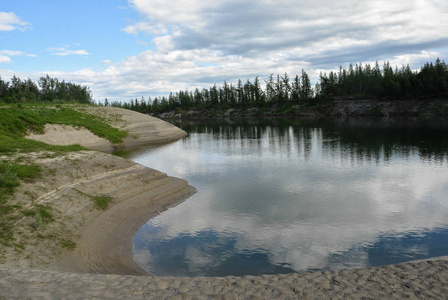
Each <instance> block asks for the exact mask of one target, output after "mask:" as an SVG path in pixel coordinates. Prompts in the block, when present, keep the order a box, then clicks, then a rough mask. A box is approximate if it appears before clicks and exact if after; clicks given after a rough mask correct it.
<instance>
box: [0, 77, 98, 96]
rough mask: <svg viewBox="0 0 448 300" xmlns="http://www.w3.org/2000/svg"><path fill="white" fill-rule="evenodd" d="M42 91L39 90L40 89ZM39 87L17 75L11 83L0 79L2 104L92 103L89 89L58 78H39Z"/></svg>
mask: <svg viewBox="0 0 448 300" xmlns="http://www.w3.org/2000/svg"><path fill="white" fill-rule="evenodd" d="M38 85H39V87H40V89H39V87H38ZM38 85H37V84H36V83H34V82H33V81H32V80H31V79H27V80H21V79H20V78H18V77H16V76H15V75H14V76H13V77H12V78H11V81H10V82H5V81H3V80H2V79H1V77H0V102H4V103H36V102H77V103H92V93H91V92H90V90H89V88H88V87H85V86H81V85H79V84H75V83H71V82H68V83H66V82H65V81H64V80H63V81H59V80H58V79H57V78H51V77H50V76H48V75H47V76H45V77H41V78H39V81H38Z"/></svg>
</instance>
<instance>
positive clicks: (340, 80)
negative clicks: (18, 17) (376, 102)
mask: <svg viewBox="0 0 448 300" xmlns="http://www.w3.org/2000/svg"><path fill="white" fill-rule="evenodd" d="M446 96H448V66H447V64H446V63H445V62H444V61H441V60H440V59H437V60H436V61H435V62H434V63H433V62H430V63H426V64H424V66H422V67H421V68H420V70H417V71H412V70H411V69H410V67H409V65H407V66H402V67H401V68H398V67H395V68H393V67H392V66H391V65H390V63H389V62H385V63H384V64H383V66H382V67H380V65H379V64H378V62H376V63H375V65H373V66H371V65H370V64H365V65H363V64H361V63H357V64H355V65H352V64H350V66H349V67H348V68H345V69H344V68H342V67H340V68H339V70H338V71H337V72H333V71H331V72H330V73H329V74H326V73H324V74H322V73H321V74H320V79H319V82H318V83H316V85H315V86H314V87H312V86H311V82H310V78H309V76H308V74H307V73H306V72H305V71H304V70H302V71H301V73H300V75H295V76H294V77H293V78H291V77H290V76H288V74H286V73H285V74H284V75H277V76H274V75H273V74H271V76H270V77H269V78H268V79H267V80H265V81H264V83H262V82H261V81H260V79H259V77H256V78H255V79H254V80H253V82H251V81H250V80H247V81H246V82H244V83H243V82H242V81H241V80H239V81H238V83H237V84H236V85H233V84H229V83H227V82H224V83H223V84H222V85H221V86H216V84H215V85H213V86H212V87H210V88H209V89H202V90H199V89H195V90H194V91H188V90H185V91H179V92H177V93H170V94H169V96H168V97H166V96H163V97H155V98H154V99H151V98H148V99H145V98H143V97H142V98H141V99H140V100H138V99H135V100H130V101H125V102H121V101H114V102H111V103H109V101H108V100H107V99H105V103H104V105H106V106H109V105H110V106H115V107H122V108H127V109H131V110H135V111H140V112H150V111H158V112H162V111H169V110H175V109H201V108H206V107H219V106H221V107H231V106H234V105H247V106H251V105H256V104H259V103H267V102H286V101H294V102H301V101H302V102H303V103H308V104H312V103H315V102H318V101H325V100H330V99H353V98H357V99H364V98H372V99H392V100H407V99H427V98H433V97H446Z"/></svg>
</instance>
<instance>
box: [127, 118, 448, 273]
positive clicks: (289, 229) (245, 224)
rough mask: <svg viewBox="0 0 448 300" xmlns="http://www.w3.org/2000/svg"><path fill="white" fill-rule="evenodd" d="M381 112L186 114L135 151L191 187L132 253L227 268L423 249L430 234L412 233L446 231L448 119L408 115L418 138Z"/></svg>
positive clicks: (182, 266) (412, 254)
mask: <svg viewBox="0 0 448 300" xmlns="http://www.w3.org/2000/svg"><path fill="white" fill-rule="evenodd" d="M369 122H371V123H369ZM383 122H385V123H382V122H378V121H371V120H370V119H369V120H366V121H362V122H361V121H358V123H357V122H356V120H355V121H353V120H350V119H349V120H346V121H344V122H343V121H340V120H335V121H333V122H328V121H327V123H323V124H322V123H312V122H310V123H306V122H305V123H300V122H299V121H295V122H293V123H292V124H286V125H285V124H275V125H269V124H268V125H259V124H256V125H244V126H242V125H222V124H220V125H213V126H200V127H199V126H196V127H195V126H192V127H191V128H186V130H187V131H189V132H190V136H189V137H188V138H186V139H184V140H182V141H179V142H177V143H173V144H169V145H166V146H163V147H157V148H150V149H146V150H145V151H141V152H136V153H135V154H134V156H133V158H132V159H133V160H135V161H137V162H139V163H141V164H143V165H147V166H150V167H151V168H155V169H158V170H161V171H163V172H166V173H168V174H169V175H171V176H177V177H181V178H184V179H186V180H188V181H189V183H190V184H191V185H193V186H195V187H196V188H197V189H198V193H197V194H196V195H194V196H193V197H191V198H190V199H188V200H187V201H185V202H183V203H181V204H180V205H178V206H176V207H174V208H171V209H169V210H168V211H166V212H164V213H162V214H161V215H159V216H157V217H156V218H154V219H152V220H150V221H149V222H148V224H147V225H146V226H144V227H143V228H142V229H141V230H140V231H139V233H138V234H137V235H136V238H135V240H134V248H135V257H136V260H137V261H138V262H139V263H140V264H141V265H142V266H143V267H145V268H147V269H148V270H150V271H153V272H155V273H157V274H160V275H189V276H193V275H208V276H222V275H228V274H232V275H244V274H262V273H285V272H292V271H304V270H316V269H329V268H333V269H336V268H343V267H364V266H370V265H372V264H374V265H377V264H383V263H382V262H381V261H383V262H386V263H389V262H390V261H392V262H396V261H397V260H400V259H403V260H406V259H413V258H422V257H427V256H428V255H429V253H431V251H432V250H431V249H429V247H430V246H431V244H429V245H428V244H422V243H423V242H424V239H423V240H422V239H417V238H415V237H416V235H418V233H422V234H423V233H424V235H425V236H426V240H427V241H428V240H431V239H432V238H435V239H437V238H438V237H440V236H443V235H446V232H447V231H448V221H447V220H448V199H447V196H446V195H448V193H447V192H448V182H447V180H446V178H448V168H447V154H446V153H443V150H440V149H443V145H438V144H437V142H436V141H435V140H434V139H433V138H432V137H436V136H437V135H438V134H441V132H440V131H443V132H446V128H447V127H446V125H445V127H443V126H442V127H440V128H439V127H437V128H432V127H431V128H430V129H429V131H430V133H431V134H430V133H428V132H426V133H425V130H424V128H423V129H422V128H421V124H420V123H419V122H417V121H415V122H411V125H412V126H413V127H416V129H414V137H415V139H416V140H415V141H414V140H413V139H412V138H411V137H409V135H408V134H407V132H408V130H409V126H410V125H409V123H408V122H409V121H406V120H405V121H403V123H404V125H402V123H399V122H397V121H394V123H393V124H392V125H390V124H389V123H387V122H390V121H383ZM390 126H394V127H393V128H395V130H393V132H394V135H395V136H394V137H393V136H390V134H389V132H390V130H388V128H389V127H390ZM424 126H427V124H425V125H424ZM385 127H386V128H385ZM389 129H390V128H389ZM378 131H380V133H384V132H387V133H388V134H385V135H384V134H383V135H381V134H379V135H375V134H371V133H372V132H378ZM434 131H435V132H434ZM416 132H417V134H416ZM418 133H421V134H418ZM404 135H405V136H404ZM438 136H439V137H440V135H438ZM422 138H423V139H426V144H431V145H433V147H434V149H435V150H434V152H431V151H430V150H428V149H425V150H424V151H425V152H422V151H423V150H422V147H421V140H420V139H422ZM369 139H370V141H369ZM372 140H373V141H372ZM439 140H441V139H440V138H439ZM445 149H448V148H445ZM391 239H392V240H395V242H394V243H385V242H384V241H387V240H389V241H390V240H391ZM397 239H401V241H407V242H406V243H404V242H397V241H396V240H397ZM394 245H395V246H396V248H393V247H394ZM390 247H392V248H393V249H392V248H391V249H389V250H387V249H386V248H390ZM372 249H373V250H372ZM442 250H443V251H445V252H443V251H442V253H441V254H448V247H446V248H445V249H442ZM397 251H398V253H399V254H397V253H396V252H397ZM439 252H440V251H439ZM439 252H437V253H439ZM375 253H377V254H378V253H381V255H377V254H375ZM441 254H437V255H441ZM381 257H384V258H383V259H382V260H381V259H379V258H381ZM391 257H394V258H393V259H392V258H391Z"/></svg>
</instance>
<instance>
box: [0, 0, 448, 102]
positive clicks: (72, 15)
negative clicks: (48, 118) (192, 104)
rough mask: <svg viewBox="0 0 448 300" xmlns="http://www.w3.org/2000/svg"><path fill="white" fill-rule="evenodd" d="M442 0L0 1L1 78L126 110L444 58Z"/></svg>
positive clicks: (446, 18) (447, 18)
mask: <svg viewBox="0 0 448 300" xmlns="http://www.w3.org/2000/svg"><path fill="white" fill-rule="evenodd" d="M446 28H448V1H446V0H394V1H390V0H377V1H371V0H366V1H361V0H339V1H332V0H331V1H330V0H322V1H309V0H283V1H274V0H258V1H249V0H214V1H199V0H171V1H166V0H128V1H126V0H95V1H92V0H89V1H87V0H77V1H71V0H42V1H35V0H19V1H7V0H0V76H1V78H2V79H3V80H5V81H9V80H10V78H11V77H12V76H13V75H16V76H18V77H20V78H21V79H27V78H31V79H32V80H37V79H38V78H39V77H41V76H45V75H46V74H48V75H50V76H51V77H56V78H58V79H60V80H65V81H70V82H74V83H78V84H82V85H86V86H88V87H89V88H90V90H91V91H92V93H93V99H95V100H97V101H102V100H104V99H105V98H108V100H110V101H115V100H118V101H127V100H129V99H134V98H138V99H140V98H141V97H145V98H147V97H155V96H167V95H168V94H169V93H170V92H177V91H179V90H186V89H188V90H190V91H193V90H194V89H196V88H199V89H202V88H209V87H210V86H212V85H213V84H217V85H222V84H223V83H224V81H226V82H227V83H234V84H236V83H237V81H238V79H241V80H242V81H243V82H245V81H246V80H248V79H249V80H251V81H252V82H253V80H254V79H255V77H257V76H259V78H260V80H266V79H267V78H268V77H269V75H270V74H274V75H277V74H284V73H285V72H286V73H288V75H289V76H290V77H294V76H295V75H296V74H300V73H301V70H302V69H304V70H305V71H306V72H307V73H308V75H310V77H311V79H312V84H315V83H316V82H318V78H319V74H320V72H322V73H324V72H326V73H328V72H329V71H331V70H337V69H339V66H342V67H343V68H347V67H348V66H349V64H350V63H352V64H356V63H362V64H366V63H370V64H374V63H375V61H378V62H379V63H380V65H381V64H382V63H383V62H385V61H389V62H390V63H391V64H392V65H393V66H398V67H401V66H402V65H407V64H409V65H410V67H411V68H412V69H414V70H418V69H419V68H420V67H421V66H422V65H423V64H424V63H426V62H431V61H435V60H436V59H437V58H438V57H439V58H440V59H441V60H444V61H446V57H447V54H448V31H447V30H446Z"/></svg>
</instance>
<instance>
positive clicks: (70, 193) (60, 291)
mask: <svg viewBox="0 0 448 300" xmlns="http://www.w3.org/2000/svg"><path fill="white" fill-rule="evenodd" d="M95 109H96V108H95ZM102 109H103V108H102ZM98 112H99V113H104V114H106V115H108V114H109V115H110V114H123V119H124V122H122V123H120V124H118V125H116V126H117V127H120V128H125V129H126V130H129V132H130V134H131V137H130V138H128V139H126V140H125V141H124V143H123V145H122V146H123V147H125V148H132V147H138V146H141V145H145V144H151V143H162V142H168V141H174V140H177V139H180V138H182V137H184V136H186V135H187V134H186V133H185V132H184V131H182V130H180V129H178V128H176V127H174V126H173V125H171V124H168V123H166V124H165V123H159V122H158V121H157V120H158V119H155V118H152V117H149V116H146V115H142V114H139V115H138V116H137V115H135V114H138V113H135V112H131V111H126V110H122V109H115V108H107V110H101V111H100V110H99V111H98ZM133 117H135V118H136V119H135V122H133ZM148 118H151V119H148ZM161 122H163V121H161ZM167 124H168V125H167ZM54 131H56V132H59V133H57V134H59V135H60V136H64V139H67V135H66V134H67V132H64V130H61V129H60V128H56V129H55V130H54ZM68 131H71V129H70V130H68ZM68 140H70V141H72V142H73V141H74V140H76V138H74V137H73V136H70V137H69V138H68ZM80 140H81V143H80V144H82V140H83V139H82V135H81V136H80ZM55 141H56V142H57V141H58V137H57V136H56V137H55ZM47 142H48V141H47ZM89 143H90V144H89V145H88V147H90V148H92V149H95V150H102V151H110V150H111V149H113V148H114V146H113V145H110V144H108V143H107V142H104V141H98V140H96V141H95V140H94V141H92V140H90V141H89ZM86 146H87V145H86ZM58 159H59V162H60V163H62V162H63V161H64V160H72V161H77V162H78V163H79V162H81V163H85V164H86V165H87V166H86V165H83V172H84V173H82V172H80V175H79V177H78V178H77V180H73V178H69V177H67V178H65V177H63V176H62V175H61V176H59V177H58V180H59V181H57V182H55V183H54V184H53V186H52V188H53V189H52V190H51V191H50V192H47V193H42V195H40V197H39V198H38V201H41V202H42V203H47V202H48V203H53V204H55V205H62V204H61V203H59V202H61V201H59V202H58V201H55V199H59V198H58V197H61V196H62V195H63V196H64V197H66V198H70V197H72V198H70V199H74V200H72V201H71V202H70V203H69V204H64V205H65V206H63V207H62V206H61V210H63V209H65V210H66V211H67V212H70V213H71V214H72V217H73V221H72V222H73V223H74V224H78V225H76V226H75V227H74V228H73V229H74V230H75V231H76V230H77V235H78V238H77V240H76V242H77V247H76V248H75V249H74V250H71V251H67V252H64V253H63V254H62V255H61V256H58V257H55V258H54V259H53V261H51V262H50V263H48V264H40V265H39V264H37V265H34V266H29V267H21V268H17V267H15V266H14V265H8V264H5V265H0V299H3V298H5V299H11V298H64V299H79V298H100V299H128V298H132V299H164V298H170V297H174V298H175V297H178V298H186V299H189V298H191V299H193V298H194V299H196V298H197V299H210V298H223V299H225V298H232V299H247V298H254V299H274V298H302V299H316V298H320V299H325V298H338V299H342V298H352V299H359V298H362V297H365V298H402V297H409V298H434V299H437V298H443V297H444V296H443V295H448V257H436V258H433V259H426V260H420V261H411V262H405V263H400V264H394V265H388V266H382V267H371V268H364V269H349V270H340V271H324V272H309V273H293V274H286V275H262V276H243V277H234V276H227V277H212V278H209V277H194V278H188V277H182V278H174V277H158V276H154V275H151V274H148V272H146V271H145V270H143V269H142V268H141V267H140V266H139V265H138V264H137V263H136V262H135V260H134V259H133V249H132V239H133V237H134V234H135V233H136V232H137V231H138V229H139V228H140V227H141V226H142V225H143V224H144V223H145V222H146V221H147V220H148V219H149V218H151V217H154V216H156V215H157V214H159V213H160V212H162V211H164V210H166V209H168V208H169V207H171V206H173V205H176V204H178V203H180V202H182V201H183V200H185V199H186V198H188V197H189V196H191V195H192V194H194V193H195V189H194V188H193V187H191V186H189V185H188V183H187V182H186V181H185V180H182V179H179V178H173V177H169V176H167V175H166V174H164V173H162V172H159V171H156V170H153V169H150V168H146V167H143V166H141V165H138V164H136V163H133V162H130V161H127V160H125V159H121V158H119V157H113V156H111V155H109V154H105V153H100V152H93V151H81V153H78V154H76V155H72V156H70V154H69V155H66V156H65V157H63V158H62V159H61V158H55V159H53V160H51V159H41V161H42V163H43V164H45V163H47V164H50V165H51V164H54V162H55V161H57V160H58ZM99 162H101V163H103V164H104V170H98V167H95V165H96V164H99ZM89 163H90V165H88V164H89ZM108 164H109V167H106V166H107V165H108ZM111 164H114V167H110V166H111ZM61 172H62V171H61ZM61 174H62V173H61ZM57 175H60V174H57ZM75 194H76V195H78V194H79V195H80V196H79V198H76V197H75ZM83 194H85V195H83ZM97 194H102V195H109V196H113V197H114V199H115V201H114V203H113V205H112V206H111V207H110V208H109V209H107V210H105V211H100V210H92V206H91V205H90V206H89V205H87V204H86V203H87V202H89V201H90V199H89V197H88V195H97ZM86 195H87V196H86ZM45 201H46V202H45ZM57 208H58V209H59V207H57ZM25 265H26V264H25ZM134 275H143V276H134Z"/></svg>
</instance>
